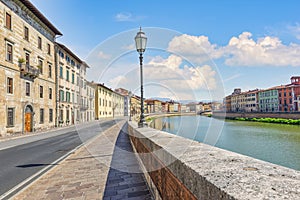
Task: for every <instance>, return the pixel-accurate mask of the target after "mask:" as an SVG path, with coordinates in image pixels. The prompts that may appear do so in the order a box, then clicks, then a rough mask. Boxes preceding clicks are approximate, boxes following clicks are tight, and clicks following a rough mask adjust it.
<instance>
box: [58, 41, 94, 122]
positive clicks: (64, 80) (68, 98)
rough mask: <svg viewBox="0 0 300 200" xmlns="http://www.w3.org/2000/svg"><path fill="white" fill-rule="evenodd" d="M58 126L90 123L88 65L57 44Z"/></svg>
mask: <svg viewBox="0 0 300 200" xmlns="http://www.w3.org/2000/svg"><path fill="white" fill-rule="evenodd" d="M55 47H56V48H55V49H56V57H55V58H56V59H55V60H56V64H55V65H56V72H57V73H56V84H57V85H56V94H57V110H56V112H57V119H56V120H57V124H58V125H59V126H65V125H71V124H75V123H80V122H85V121H88V120H87V119H88V113H87V112H88V96H87V95H88V94H87V81H86V69H87V68H88V66H87V64H86V63H85V62H83V61H82V60H81V59H80V58H78V57H77V56H76V55H75V54H74V53H73V52H72V51H71V50H70V49H68V48H67V47H66V46H64V45H63V44H60V43H56V45H55Z"/></svg>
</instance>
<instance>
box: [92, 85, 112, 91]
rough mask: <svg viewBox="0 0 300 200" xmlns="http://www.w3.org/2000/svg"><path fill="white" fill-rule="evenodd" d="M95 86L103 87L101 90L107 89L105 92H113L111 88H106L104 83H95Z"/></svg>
mask: <svg viewBox="0 0 300 200" xmlns="http://www.w3.org/2000/svg"><path fill="white" fill-rule="evenodd" d="M96 85H97V86H98V87H103V88H105V89H107V90H110V91H112V92H114V91H113V90H112V89H111V88H108V87H106V86H105V85H104V83H96Z"/></svg>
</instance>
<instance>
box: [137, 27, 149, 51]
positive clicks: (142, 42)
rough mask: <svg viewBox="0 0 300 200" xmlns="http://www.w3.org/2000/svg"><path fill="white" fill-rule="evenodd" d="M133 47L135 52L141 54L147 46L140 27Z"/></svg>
mask: <svg viewBox="0 0 300 200" xmlns="http://www.w3.org/2000/svg"><path fill="white" fill-rule="evenodd" d="M134 40H135V46H136V50H137V52H139V53H140V54H143V53H144V52H145V50H146V45H147V37H146V35H145V33H144V32H142V28H141V27H140V31H139V32H138V33H137V34H136V36H135V38H134Z"/></svg>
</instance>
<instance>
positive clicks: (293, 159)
mask: <svg viewBox="0 0 300 200" xmlns="http://www.w3.org/2000/svg"><path fill="white" fill-rule="evenodd" d="M215 124H218V120H217V119H214V118H208V117H203V116H175V117H164V118H158V119H155V120H154V121H153V123H152V124H151V126H152V127H153V128H156V129H159V130H163V131H166V132H169V133H173V134H176V135H179V136H182V137H185V138H190V139H193V140H196V141H200V142H203V141H204V140H205V138H206V137H207V134H208V130H209V127H210V126H211V131H213V130H217V128H216V129H215V128H214V126H215ZM209 134H213V132H209ZM215 135H216V136H218V138H216V139H217V143H216V146H217V147H220V148H223V149H227V150H230V151H234V152H237V153H241V154H244V155H248V156H251V157H254V158H258V159H261V160H265V161H268V162H272V163H275V164H279V165H283V166H286V167H290V168H293V169H297V170H300V126H297V125H286V124H269V123H259V122H241V121H227V120H226V121H225V123H224V127H223V130H222V132H221V133H220V134H218V133H216V134H215Z"/></svg>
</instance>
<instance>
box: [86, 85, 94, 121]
mask: <svg viewBox="0 0 300 200" xmlns="http://www.w3.org/2000/svg"><path fill="white" fill-rule="evenodd" d="M86 87H87V88H86V92H87V121H94V120H95V89H96V85H95V84H94V83H93V82H89V81H88V82H87V85H86Z"/></svg>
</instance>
